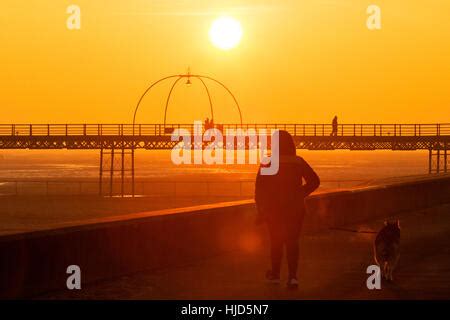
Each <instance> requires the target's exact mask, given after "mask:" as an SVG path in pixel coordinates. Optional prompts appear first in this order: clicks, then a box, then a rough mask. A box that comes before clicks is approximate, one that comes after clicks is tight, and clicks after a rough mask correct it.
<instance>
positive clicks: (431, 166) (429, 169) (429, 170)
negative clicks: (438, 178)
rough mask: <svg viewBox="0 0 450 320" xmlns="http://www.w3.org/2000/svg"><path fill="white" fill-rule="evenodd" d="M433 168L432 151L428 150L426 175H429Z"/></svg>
mask: <svg viewBox="0 0 450 320" xmlns="http://www.w3.org/2000/svg"><path fill="white" fill-rule="evenodd" d="M432 168H433V149H428V174H431V170H432Z"/></svg>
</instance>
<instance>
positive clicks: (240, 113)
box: [197, 75, 242, 125]
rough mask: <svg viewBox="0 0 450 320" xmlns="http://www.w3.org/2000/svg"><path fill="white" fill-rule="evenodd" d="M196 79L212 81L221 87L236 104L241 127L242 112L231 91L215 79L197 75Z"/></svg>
mask: <svg viewBox="0 0 450 320" xmlns="http://www.w3.org/2000/svg"><path fill="white" fill-rule="evenodd" d="M197 77H199V78H205V79H209V80H211V81H214V82H216V83H218V84H220V85H221V86H222V87H223V88H224V89H225V90H226V91H227V92H228V93H229V94H230V96H231V97H232V98H233V100H234V103H235V104H236V107H237V109H238V111H239V119H240V121H241V125H242V112H241V107H240V106H239V103H238V101H237V99H236V97H235V96H234V94H233V93H232V92H231V90H230V89H228V87H227V86H226V85H224V84H223V83H222V82H220V81H219V80H216V79H214V78H211V77H208V76H200V75H197Z"/></svg>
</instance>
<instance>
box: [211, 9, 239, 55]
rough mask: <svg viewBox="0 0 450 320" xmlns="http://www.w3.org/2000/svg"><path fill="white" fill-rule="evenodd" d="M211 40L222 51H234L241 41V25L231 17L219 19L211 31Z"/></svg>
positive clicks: (215, 21)
mask: <svg viewBox="0 0 450 320" xmlns="http://www.w3.org/2000/svg"><path fill="white" fill-rule="evenodd" d="M209 38H210V39H211V42H212V43H213V44H214V45H215V46H216V47H217V48H220V49H222V50H229V49H232V48H234V47H236V46H237V45H238V44H239V42H240V41H241V38H242V28H241V24H240V23H239V21H237V20H236V19H233V18H230V17H221V18H217V19H216V20H214V22H213V24H212V26H211V29H209Z"/></svg>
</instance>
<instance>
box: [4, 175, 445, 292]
mask: <svg viewBox="0 0 450 320" xmlns="http://www.w3.org/2000/svg"><path fill="white" fill-rule="evenodd" d="M306 203H307V207H308V214H307V216H306V219H305V223H304V227H303V237H302V239H301V260H300V261H301V263H300V270H301V274H300V285H301V289H300V290H299V291H298V292H296V293H291V292H286V291H285V290H284V288H283V287H280V288H276V287H275V288H274V287H267V286H265V284H264V283H263V281H262V279H263V275H264V273H265V271H266V269H267V266H268V248H267V239H266V237H267V232H266V230H265V228H264V227H262V226H260V227H257V226H255V223H254V221H255V218H256V210H255V206H254V203H253V201H252V200H247V201H235V202H225V203H218V204H211V205H202V206H195V207H187V208H180V209H168V210H160V211H153V212H142V213H133V214H126V215H123V216H112V217H107V218H105V217H104V218H98V219H92V220H84V221H82V222H72V223H67V224H64V225H59V226H57V227H49V228H48V229H43V230H39V231H34V232H25V233H17V234H10V235H4V236H2V237H0V297H4V298H18V297H48V298H53V297H54V298H59V297H68V296H67V295H70V297H73V298H153V299H162V298H204V299H206V298H274V299H277V298H288V297H292V298H331V297H334V298H368V297H385V298H395V297H400V298H418V297H422V296H421V295H424V296H423V297H433V298H434V297H441V298H448V297H449V294H448V288H449V287H450V286H449V279H448V271H449V270H450V266H449V257H450V255H449V254H448V253H449V252H448V247H449V243H450V242H449V240H450V239H449V235H450V220H449V215H448V212H449V210H450V209H449V206H450V177H449V176H446V175H443V176H427V177H422V178H420V179H414V180H411V181H391V182H386V183H385V184H381V185H375V186H367V187H362V188H359V189H350V190H343V191H339V192H330V193H323V194H316V195H313V196H311V197H309V198H308V199H307V202H306ZM396 215H401V220H402V225H403V240H402V252H403V253H402V259H401V263H400V266H399V272H398V280H397V281H396V282H395V284H392V285H389V286H386V288H387V289H386V290H387V291H386V290H384V291H382V292H381V293H380V292H368V291H367V289H366V286H365V280H366V278H367V276H366V273H365V270H366V268H367V266H369V265H370V264H373V259H372V241H373V238H374V234H373V233H361V232H353V231H354V230H360V231H371V232H376V231H378V230H379V229H380V228H381V227H382V221H383V220H384V218H386V217H392V216H396ZM352 230H353V231H352ZM74 264H75V265H79V266H80V268H81V270H82V286H83V290H81V292H66V291H65V288H66V279H67V277H68V275H67V273H66V268H67V267H68V266H69V265H74ZM402 270H403V271H402ZM130 275H133V276H130ZM121 277H122V278H121ZM396 286H400V287H399V288H397V287H396ZM391 287H392V288H391ZM389 288H391V289H392V290H391V291H389ZM394 289H395V290H394ZM369 294H370V295H369ZM377 295H378V296H377Z"/></svg>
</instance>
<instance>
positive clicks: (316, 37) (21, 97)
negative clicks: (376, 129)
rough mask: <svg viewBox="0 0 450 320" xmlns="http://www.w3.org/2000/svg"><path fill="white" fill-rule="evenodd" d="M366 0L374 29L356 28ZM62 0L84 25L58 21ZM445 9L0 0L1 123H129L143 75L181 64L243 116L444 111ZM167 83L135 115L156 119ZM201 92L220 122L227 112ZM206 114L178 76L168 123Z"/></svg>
mask: <svg viewBox="0 0 450 320" xmlns="http://www.w3.org/2000/svg"><path fill="white" fill-rule="evenodd" d="M371 3H375V4H377V5H379V6H380V7H381V10H382V29H381V30H377V31H370V30H368V29H367V27H366V19H367V14H366V9H367V6H368V5H369V4H371ZM70 4H77V5H79V6H80V8H81V29H80V30H68V29H67V27H66V20H67V18H68V16H69V15H68V14H67V13H66V8H67V7H68V6H69V5H70ZM449 12H450V2H449V1H447V0H429V1H419V0H409V1H406V0H401V1H400V0H389V1H388V0H374V1H362V0H315V1H299V0H288V1H281V0H277V1H233V0H221V1H218V0H208V1H206V0H202V1H185V0H173V1H168V0H152V1H148V0H146V1H144V0H128V1H116V0H114V1H88V0H74V1H70V2H68V1H61V0H39V1H38V0H32V1H26V2H23V1H16V0H3V1H1V3H0V43H1V50H0V70H1V72H0V110H1V111H0V114H1V118H2V120H1V122H3V123H12V122H22V123H28V122H39V123H47V122H50V123H55V122H59V123H66V122H69V123H76V122H83V123H84V122H88V123H95V122H105V123H107V122H112V123H116V122H131V120H132V113H133V109H134V106H135V104H136V102H137V99H138V98H139V96H140V95H141V94H142V92H143V91H144V90H145V88H146V87H147V86H148V85H149V84H151V83H152V82H153V81H155V80H157V79H159V78H161V77H163V76H166V75H170V74H178V73H184V72H185V71H186V70H187V68H188V67H189V66H190V68H191V71H192V72H193V73H199V74H205V75H210V76H213V77H215V78H217V79H219V80H221V81H223V82H224V83H225V84H226V85H228V86H229V87H230V89H231V90H232V91H233V92H234V93H235V94H236V96H237V98H238V100H239V102H240V104H241V107H242V111H243V117H244V122H272V123H273V122H298V123H300V122H326V123H328V122H330V121H331V118H332V117H333V116H334V115H335V114H337V115H338V116H339V118H340V121H341V122H348V123H351V122H364V123H373V122H377V123H389V122H450V93H449V92H450V58H449V57H450V19H449ZM222 15H228V16H231V17H233V18H235V19H237V20H238V21H239V22H240V23H241V25H242V29H243V32H244V34H245V36H244V37H243V38H242V40H241V42H240V44H239V45H238V46H237V47H235V48H233V49H232V50H226V51H224V50H220V49H219V48H217V47H215V46H214V45H213V44H212V43H211V41H210V39H209V34H208V33H209V29H210V26H211V24H212V22H213V21H214V20H215V19H216V18H218V17H220V16H222ZM170 85H171V83H169V82H168V83H165V84H164V85H162V86H161V87H158V88H157V89H156V90H155V91H154V92H152V93H151V94H150V96H149V97H148V98H147V99H146V100H145V101H144V102H143V105H142V112H141V113H140V114H139V117H138V122H142V123H143V122H146V123H157V122H162V119H163V113H164V102H165V99H166V96H167V92H168V90H169V89H170ZM211 91H212V95H213V100H214V104H215V121H216V123H219V122H237V121H238V115H237V112H234V110H233V104H232V100H231V99H230V98H229V97H227V95H226V94H225V93H224V92H223V91H222V90H221V89H220V88H219V87H217V86H214V85H211ZM206 116H209V113H208V100H207V97H206V96H205V95H204V92H203V89H202V87H201V85H200V84H199V83H198V82H196V81H195V80H193V85H192V86H191V87H189V88H187V87H186V86H180V87H179V88H177V89H176V91H175V92H174V95H173V100H172V103H171V105H170V110H169V113H168V122H179V121H181V122H189V123H191V122H192V121H193V120H194V119H204V118H205V117H206Z"/></svg>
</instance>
